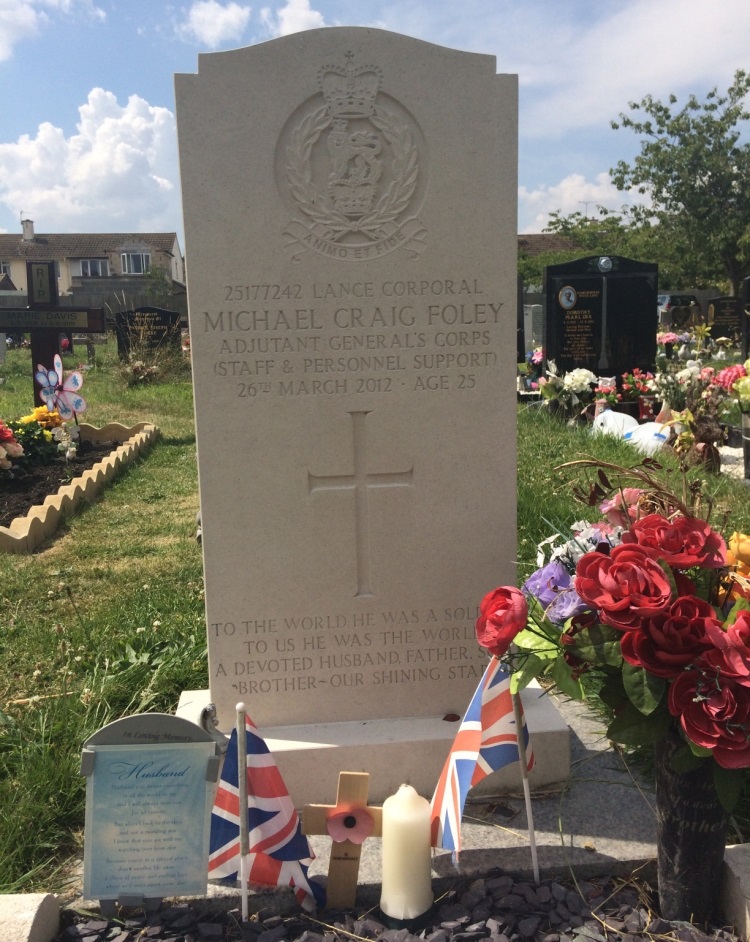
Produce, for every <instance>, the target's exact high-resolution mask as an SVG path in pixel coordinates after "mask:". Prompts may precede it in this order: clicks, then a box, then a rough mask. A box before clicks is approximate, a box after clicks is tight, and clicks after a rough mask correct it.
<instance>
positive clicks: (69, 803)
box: [0, 341, 750, 893]
mask: <svg viewBox="0 0 750 942" xmlns="http://www.w3.org/2000/svg"><path fill="white" fill-rule="evenodd" d="M76 365H77V359H76V357H75V356H73V357H66V358H65V366H66V368H67V369H71V368H74V367H75V366H76ZM31 375H32V367H31V361H30V356H29V353H28V351H10V352H9V355H8V359H7V361H6V363H5V364H4V365H3V366H1V367H0V377H2V378H4V380H5V382H4V384H3V385H2V387H0V408H1V409H2V412H1V413H0V417H2V418H5V419H12V418H18V417H19V416H21V415H23V414H25V413H27V412H29V411H30V410H31V400H32V379H31ZM83 394H84V396H85V397H86V398H87V400H88V402H89V409H88V412H87V413H86V414H85V417H84V418H85V420H86V421H87V422H91V423H92V424H94V425H103V424H105V423H106V422H109V421H118V422H122V423H123V424H126V425H127V424H135V423H136V422H139V421H144V420H147V421H151V422H154V423H155V424H156V425H158V426H159V427H160V429H161V432H162V438H161V440H160V441H159V442H158V443H157V444H156V445H155V447H154V448H153V449H152V450H151V451H150V452H149V453H148V454H147V455H146V456H145V457H143V458H141V459H140V460H139V461H138V462H137V463H136V464H134V465H132V466H131V467H130V468H129V469H127V470H126V471H125V472H124V473H123V474H122V475H121V476H120V477H118V478H117V480H116V481H115V482H114V483H113V484H112V485H111V486H110V487H109V488H108V489H107V490H106V492H105V494H104V495H103V497H102V499H100V500H99V501H98V502H97V503H95V504H93V505H91V506H89V507H88V508H86V509H85V510H83V511H82V512H80V513H78V514H77V515H76V516H75V517H73V518H71V519H70V520H68V521H67V522H66V523H65V525H64V528H63V530H62V531H61V532H60V534H59V535H58V536H57V537H56V538H55V539H54V540H53V541H52V542H50V543H49V544H47V545H45V546H43V547H42V548H41V549H40V551H38V552H37V553H35V554H33V555H31V556H9V555H8V556H6V555H0V892H6V893H7V892H17V891H30V890H36V889H45V890H48V889H50V888H54V887H55V885H56V880H57V875H58V873H59V872H60V869H61V868H63V867H64V866H65V864H66V863H67V862H68V861H69V859H70V857H71V856H72V855H73V854H76V853H80V849H81V839H82V828H83V814H84V779H83V778H82V777H81V776H80V775H79V773H78V770H79V764H80V753H81V747H82V745H83V743H84V741H85V740H86V738H87V737H88V736H90V735H91V734H92V733H94V732H95V731H96V730H97V729H99V728H100V727H101V726H102V725H104V724H105V723H108V722H111V721H112V720H113V719H116V718H117V717H119V716H122V715H124V714H126V713H133V712H139V711H144V710H153V711H163V712H172V711H174V708H175V706H176V704H177V699H178V696H179V693H180V692H181V691H182V690H184V689H190V688H200V687H205V686H207V683H208V678H207V667H206V640H205V638H206V635H205V626H204V602H203V583H202V562H201V555H200V549H199V547H198V545H197V543H196V541H195V529H196V524H195V514H196V511H197V509H198V496H197V469H196V460H195V436H194V426H193V403H192V388H191V385H190V383H189V381H188V380H187V379H186V378H184V377H181V376H180V375H179V373H178V375H177V376H175V377H173V378H172V379H171V380H170V381H168V382H159V383H153V384H137V383H136V384H133V383H132V375H129V374H128V372H127V370H123V369H122V368H121V367H120V365H119V363H118V361H117V357H116V349H115V344H114V341H111V342H110V343H109V344H108V345H107V346H106V347H105V348H100V350H99V365H98V366H97V367H96V368H94V369H92V370H90V371H88V372H87V374H86V376H85V383H84V388H83ZM518 418H519V475H518V482H519V484H518V571H519V578H523V577H525V576H526V575H528V574H529V573H530V572H531V571H532V570H533V569H534V568H535V553H536V545H537V543H538V542H539V541H540V540H541V539H543V538H545V537H546V536H548V535H550V532H551V529H552V527H554V526H559V527H560V528H561V529H563V528H566V527H567V526H568V525H569V524H570V523H571V522H572V521H573V520H575V519H577V518H580V517H581V516H583V515H584V513H585V509H584V508H582V507H581V505H580V504H578V503H577V502H576V501H575V500H574V498H573V495H572V491H571V486H570V482H569V480H566V479H565V478H564V477H556V476H554V475H553V474H552V469H553V468H554V467H555V466H557V465H559V464H562V463H564V462H565V461H570V460H574V459H575V458H577V457H579V456H580V455H582V454H587V453H592V452H594V451H595V452H596V454H597V455H598V456H599V457H602V458H605V459H606V460H610V461H613V462H616V463H633V461H634V453H633V451H632V450H631V449H630V448H629V447H628V446H626V445H624V444H622V443H619V442H616V441H614V440H612V439H607V438H601V439H596V440H594V439H592V438H591V436H590V435H589V434H588V433H587V432H586V431H585V430H583V429H570V428H568V427H566V426H563V425H560V424H558V423H556V422H555V421H553V420H550V419H549V418H547V417H546V415H544V414H542V413H541V412H540V410H538V409H535V408H533V407H530V408H527V407H519V415H518ZM664 473H665V474H667V475H673V476H675V477H676V476H677V470H676V466H671V465H667V466H666V468H665V471H664ZM696 474H697V472H694V476H695V475H696ZM708 490H709V491H710V494H711V497H712V498H713V500H714V520H715V521H719V520H720V518H722V517H723V516H724V515H725V514H726V515H728V517H729V528H730V530H731V529H735V528H736V529H743V530H745V531H746V532H748V531H750V489H748V488H746V487H745V486H744V484H743V483H741V482H738V481H735V480H732V479H729V478H728V477H727V476H724V475H719V476H715V477H714V478H712V479H711V480H710V481H709V482H708Z"/></svg>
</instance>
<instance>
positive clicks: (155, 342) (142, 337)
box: [115, 307, 182, 360]
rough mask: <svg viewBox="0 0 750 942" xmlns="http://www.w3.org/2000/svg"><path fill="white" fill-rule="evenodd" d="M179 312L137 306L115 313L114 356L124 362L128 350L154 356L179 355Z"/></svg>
mask: <svg viewBox="0 0 750 942" xmlns="http://www.w3.org/2000/svg"><path fill="white" fill-rule="evenodd" d="M181 317H182V315H181V314H180V313H179V311H167V310H165V309H164V308H161V307H137V308H135V310H133V311H118V312H117V313H116V314H115V333H116V335H117V354H118V356H119V357H120V359H121V360H127V359H128V357H129V356H130V353H131V351H133V352H135V351H138V352H139V353H150V354H153V353H156V352H157V351H159V350H165V351H166V350H170V351H174V352H175V353H179V352H180V349H181V345H182V335H181V332H180V319H181Z"/></svg>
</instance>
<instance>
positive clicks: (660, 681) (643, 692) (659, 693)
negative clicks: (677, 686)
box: [622, 661, 667, 714]
mask: <svg viewBox="0 0 750 942" xmlns="http://www.w3.org/2000/svg"><path fill="white" fill-rule="evenodd" d="M622 682H623V685H624V686H625V692H626V693H627V695H628V699H629V700H630V702H631V703H633V704H634V705H635V706H636V707H637V708H638V709H639V710H640V712H641V713H645V714H649V713H653V712H654V710H655V709H656V708H657V707H658V706H659V703H660V701H661V698H662V697H663V696H664V691H665V690H666V688H667V682H666V680H665V679H664V678H663V677H654V675H653V674H649V672H648V671H646V670H644V669H643V668H642V667H635V666H634V665H633V664H628V662H627V661H623V665H622Z"/></svg>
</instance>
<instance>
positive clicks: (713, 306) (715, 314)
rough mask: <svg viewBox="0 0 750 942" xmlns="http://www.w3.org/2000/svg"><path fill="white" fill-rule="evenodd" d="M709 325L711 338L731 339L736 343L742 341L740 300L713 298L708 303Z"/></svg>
mask: <svg viewBox="0 0 750 942" xmlns="http://www.w3.org/2000/svg"><path fill="white" fill-rule="evenodd" d="M707 310H708V324H709V326H710V328H711V337H712V339H713V340H718V339H719V337H729V339H730V340H734V341H735V343H739V341H740V340H741V339H742V302H741V301H740V299H739V298H728V297H726V298H711V299H710V300H709V302H708V309H707Z"/></svg>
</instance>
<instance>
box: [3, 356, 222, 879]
mask: <svg viewBox="0 0 750 942" xmlns="http://www.w3.org/2000/svg"><path fill="white" fill-rule="evenodd" d="M100 350H101V348H100ZM99 359H100V365H99V366H98V367H97V368H95V369H92V370H90V371H88V372H87V373H86V376H85V381H84V388H83V393H84V395H85V396H86V397H87V399H88V402H89V408H88V411H87V412H86V413H85V415H84V417H83V418H84V419H85V420H86V421H87V422H90V423H91V424H94V425H104V424H106V423H107V422H110V421H118V422H122V423H123V424H125V425H130V424H135V423H136V422H139V421H151V422H154V423H155V424H156V425H158V426H159V427H160V429H161V432H162V437H161V440H160V441H159V442H158V444H157V445H156V446H155V447H154V448H153V449H152V451H151V452H150V453H149V454H148V455H147V456H145V457H144V458H142V459H141V460H139V461H138V462H137V463H136V464H134V465H132V466H131V467H130V468H129V469H128V470H126V471H125V472H124V473H123V474H122V475H121V476H120V477H118V478H117V479H116V481H115V482H114V483H113V484H112V485H111V486H110V487H109V488H108V489H107V491H106V496H105V497H104V499H102V500H100V501H98V502H97V503H95V504H93V505H91V506H89V507H87V508H86V509H85V510H83V511H82V512H79V513H78V514H77V515H76V516H75V517H73V518H71V519H70V520H69V521H67V522H66V523H65V525H64V528H63V530H62V532H61V533H60V534H59V535H58V536H57V537H56V538H55V540H54V541H52V542H51V543H49V544H48V545H46V546H45V547H43V548H42V549H41V551H39V552H37V553H35V554H34V555H31V556H9V555H0V891H1V892H13V891H18V890H31V889H34V888H35V887H39V886H46V887H49V885H50V882H53V883H54V874H55V872H56V871H57V869H58V868H59V867H60V866H62V865H63V864H64V863H65V861H66V860H67V859H68V858H69V856H70V855H71V853H74V852H76V851H78V850H80V839H81V828H82V822H83V801H84V780H83V779H82V778H81V777H80V776H79V774H78V766H79V763H80V753H81V747H82V745H83V742H84V740H85V739H86V738H87V737H88V736H90V735H91V734H92V733H93V732H95V731H96V730H97V729H99V728H100V727H101V726H102V725H104V724H105V723H108V722H110V721H112V720H113V719H116V718H117V717H119V716H122V715H123V714H125V713H129V712H139V711H143V710H155V711H163V712H170V711H173V710H174V707H175V705H176V702H177V698H178V696H179V693H180V691H181V690H183V689H189V688H196V687H205V686H206V685H207V669H206V656H205V654H206V641H205V627H204V605H203V585H202V562H201V555H200V549H199V547H198V545H197V544H196V541H195V530H196V525H195V514H196V511H197V509H198V497H197V469H196V461H195V433H194V425H193V404H192V387H191V384H190V383H189V382H188V381H186V380H183V381H176V382H175V381H173V382H169V383H159V384H151V385H148V384H144V385H139V386H129V385H128V377H127V375H126V374H125V373H124V372H123V371H121V369H120V367H119V364H118V361H117V358H116V351H115V345H114V342H113V341H112V342H110V344H108V345H107V347H106V348H104V349H103V350H101V352H100V356H99ZM76 365H77V360H76V359H75V358H74V357H73V358H71V357H66V358H65V366H66V368H67V369H70V368H73V367H75V366H76ZM0 375H2V376H3V377H4V378H5V383H4V385H3V386H2V387H0V396H2V399H1V400H0V401H1V402H2V416H3V418H18V417H19V416H21V415H23V414H25V413H28V412H29V411H30V410H31V399H32V378H31V377H32V373H31V359H30V356H29V353H28V351H24V350H21V351H9V354H8V360H7V361H6V364H5V365H4V366H3V367H2V368H1V372H0ZM35 698H39V699H35Z"/></svg>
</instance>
